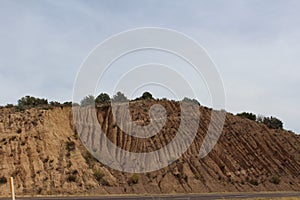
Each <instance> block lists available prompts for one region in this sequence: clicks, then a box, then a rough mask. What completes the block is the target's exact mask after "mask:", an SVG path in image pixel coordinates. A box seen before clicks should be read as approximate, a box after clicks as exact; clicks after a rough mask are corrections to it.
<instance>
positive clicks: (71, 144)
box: [66, 141, 75, 151]
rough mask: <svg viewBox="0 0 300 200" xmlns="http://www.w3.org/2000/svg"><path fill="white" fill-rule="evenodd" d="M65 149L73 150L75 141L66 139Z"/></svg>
mask: <svg viewBox="0 0 300 200" xmlns="http://www.w3.org/2000/svg"><path fill="white" fill-rule="evenodd" d="M66 149H67V150H68V151H73V150H75V142H73V141H67V142H66Z"/></svg>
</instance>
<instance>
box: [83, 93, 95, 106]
mask: <svg viewBox="0 0 300 200" xmlns="http://www.w3.org/2000/svg"><path fill="white" fill-rule="evenodd" d="M94 103H95V97H94V96H93V95H88V96H86V97H84V98H83V99H82V100H81V101H80V105H81V106H90V105H93V104H94Z"/></svg>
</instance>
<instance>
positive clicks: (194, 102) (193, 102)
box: [182, 97, 200, 106]
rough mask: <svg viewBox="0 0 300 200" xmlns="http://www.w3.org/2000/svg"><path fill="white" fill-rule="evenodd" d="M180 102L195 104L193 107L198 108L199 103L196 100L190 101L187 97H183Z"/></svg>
mask: <svg viewBox="0 0 300 200" xmlns="http://www.w3.org/2000/svg"><path fill="white" fill-rule="evenodd" d="M182 101H183V102H186V103H192V104H195V105H198V106H200V103H199V101H198V100H197V99H190V98H188V97H184V98H183V99H182Z"/></svg>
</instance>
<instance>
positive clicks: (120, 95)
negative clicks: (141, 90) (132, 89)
mask: <svg viewBox="0 0 300 200" xmlns="http://www.w3.org/2000/svg"><path fill="white" fill-rule="evenodd" d="M112 101H114V102H125V101H128V98H127V97H126V96H125V95H124V94H123V93H122V92H117V94H116V95H114V97H113V99H112Z"/></svg>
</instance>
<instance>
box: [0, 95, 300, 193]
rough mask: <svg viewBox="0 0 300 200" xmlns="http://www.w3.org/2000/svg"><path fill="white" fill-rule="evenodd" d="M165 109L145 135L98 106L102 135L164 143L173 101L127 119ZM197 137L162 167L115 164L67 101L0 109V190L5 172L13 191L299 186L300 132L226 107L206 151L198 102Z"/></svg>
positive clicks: (205, 115)
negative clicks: (99, 152)
mask: <svg viewBox="0 0 300 200" xmlns="http://www.w3.org/2000/svg"><path fill="white" fill-rule="evenodd" d="M157 103H158V104H160V105H162V106H163V107H164V108H165V109H166V114H167V120H166V122H165V125H164V126H163V128H162V129H161V130H159V129H158V130H157V132H158V133H157V134H156V135H155V136H152V137H150V138H143V139H142V138H136V137H133V136H130V135H128V134H126V133H124V132H123V131H122V130H121V129H120V127H118V126H117V125H116V123H115V122H114V118H113V114H112V109H111V108H110V107H109V106H103V107H100V108H98V113H97V116H98V122H99V124H100V125H101V127H102V130H103V131H104V133H105V134H106V136H107V138H109V140H110V141H111V142H113V143H114V144H116V145H117V146H119V147H120V148H122V149H124V150H126V151H131V152H151V151H155V150H157V149H159V148H161V147H163V146H165V145H167V144H168V143H169V142H170V141H171V140H172V139H173V138H174V137H175V135H176V132H177V130H178V128H179V124H180V116H181V113H180V106H179V103H178V102H174V101H161V100H160V101H154V100H148V101H136V102H132V103H131V104H130V111H131V113H130V114H131V116H132V119H133V120H134V121H135V122H136V123H137V124H139V125H148V124H149V123H150V121H151V120H150V117H149V113H148V111H149V109H150V107H151V106H152V105H153V104H157ZM199 111H200V114H201V115H200V116H201V118H200V123H199V128H198V131H197V134H196V138H195V140H194V141H193V143H192V145H191V146H190V147H189V148H188V150H187V151H186V152H185V153H184V155H183V156H182V157H181V158H180V159H179V160H178V161H176V162H173V163H172V164H170V165H169V166H167V167H164V168H163V169H160V170H157V171H154V172H148V173H144V174H131V173H125V172H121V171H117V170H113V169H111V168H109V167H107V166H105V165H103V164H101V163H100V162H97V161H96V160H95V159H94V158H93V157H92V156H91V154H90V153H89V152H88V151H87V150H86V149H85V147H84V146H83V144H82V142H81V140H80V138H79V136H78V134H77V131H76V130H75V127H74V122H73V116H72V109H71V107H55V108H52V109H47V110H45V109H42V108H32V109H28V110H25V111H23V112H16V111H14V110H13V109H7V108H2V109H1V110H0V195H7V194H8V193H9V185H8V183H6V182H5V180H7V181H8V178H9V177H10V176H13V177H14V179H15V186H16V193H17V195H24V194H32V195H36V194H122V193H184V192H193V193H196V192H225V191H231V192H235V191H243V192H245V191H283V190H289V191H290V190H298V191H299V189H300V136H299V135H296V134H294V133H291V132H288V131H284V130H275V129H269V128H267V127H266V126H265V125H263V124H260V123H257V122H254V121H251V120H248V119H244V118H241V117H237V116H234V115H232V114H229V113H228V114H227V116H226V121H225V125H224V129H223V132H222V135H221V137H220V139H219V141H218V143H217V145H216V146H215V147H214V149H213V150H212V151H211V152H210V153H209V154H208V156H206V157H205V158H203V159H199V158H198V153H199V149H200V147H201V144H202V142H203V139H204V137H205V135H206V132H207V129H208V125H209V120H210V115H211V109H208V108H205V107H199Z"/></svg>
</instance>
